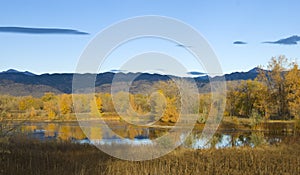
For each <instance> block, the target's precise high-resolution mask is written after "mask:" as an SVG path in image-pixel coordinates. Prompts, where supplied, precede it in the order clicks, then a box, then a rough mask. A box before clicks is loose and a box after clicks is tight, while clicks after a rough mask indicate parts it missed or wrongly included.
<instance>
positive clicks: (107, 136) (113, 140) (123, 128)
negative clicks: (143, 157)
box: [14, 121, 288, 149]
mask: <svg viewBox="0 0 300 175" xmlns="http://www.w3.org/2000/svg"><path fill="white" fill-rule="evenodd" d="M91 123H92V124H91ZM105 124H106V125H105ZM14 125H19V126H18V127H17V129H16V131H15V132H17V133H22V134H25V135H26V136H27V137H29V138H34V139H38V140H40V141H48V140H64V141H72V142H76V143H90V144H132V145H147V144H152V140H153V139H155V138H158V137H160V136H162V135H164V134H166V133H167V132H169V129H166V128H146V127H136V126H133V125H121V124H120V123H119V122H113V121H111V122H109V123H99V122H98V123H97V122H87V123H81V127H80V126H79V124H78V123H77V122H26V123H22V124H18V123H14ZM107 125H108V126H109V127H110V129H111V130H113V132H114V133H115V134H112V133H111V132H110V131H108V130H107V128H106V127H104V126H107ZM179 137H181V136H179ZM285 137H288V135H287V134H283V133H276V134H274V133H272V132H251V131H243V132H236V131H231V132H229V131H223V132H220V131H219V132H217V133H215V135H214V136H213V137H212V139H211V140H210V142H209V143H206V144H204V143H203V142H204V140H203V139H202V138H201V131H199V130H194V131H193V132H192V133H191V134H190V135H189V136H188V137H187V139H186V140H185V141H182V142H183V143H182V146H184V147H189V148H194V149H202V148H210V147H216V148H226V147H240V146H251V147H254V146H256V145H259V144H277V143H280V142H282V140H283V139H284V138H285Z"/></svg>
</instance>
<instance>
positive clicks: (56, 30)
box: [0, 27, 89, 35]
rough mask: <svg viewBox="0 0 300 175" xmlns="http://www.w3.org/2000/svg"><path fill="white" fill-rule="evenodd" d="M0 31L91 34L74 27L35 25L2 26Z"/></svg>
mask: <svg viewBox="0 0 300 175" xmlns="http://www.w3.org/2000/svg"><path fill="white" fill-rule="evenodd" d="M0 33H21V34H41V35H43V34H65V35H89V33H87V32H82V31H78V30H74V29H63V28H33V27H0Z"/></svg>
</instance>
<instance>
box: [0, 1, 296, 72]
mask: <svg viewBox="0 0 300 175" xmlns="http://www.w3.org/2000/svg"><path fill="white" fill-rule="evenodd" d="M299 7H300V1H297V0H294V1H292V0H285V1H284V0H265V1H261V0H226V1H225V0H224V1H223V0H218V1H217V0H199V1H197V0H194V1H176V0H162V1H158V0H127V1H125V0H123V1H122V0H118V1H117V0H107V1H106V0H102V1H89V0H86V1H83V0H78V1H74V0H73V1H68V0H65V1H61V0H44V1H37V0H27V1H17V0H10V1H0V61H1V65H0V71H4V70H7V69H10V68H13V69H17V70H21V71H26V70H28V71H31V72H33V73H37V74H41V73H46V72H49V73H54V72H59V73H61V72H74V71H75V68H76V64H77V61H78V59H79V57H80V55H81V53H82V52H83V50H84V48H85V47H86V46H87V45H88V43H89V41H90V40H92V38H94V37H95V36H96V34H97V33H98V32H100V31H101V30H103V29H104V28H106V27H107V26H109V25H111V24H114V23H116V22H118V21H120V20H124V19H126V18H131V17H135V16H141V15H162V16H167V17H172V18H176V19H179V20H181V21H183V22H185V23H187V24H189V25H191V26H193V27H194V28H195V29H196V30H198V31H199V33H201V34H202V36H203V37H204V38H206V40H207V41H208V42H209V43H210V45H211V46H212V48H213V50H214V51H215V53H216V55H217V56H218V58H219V61H220V63H221V65H222V68H223V71H224V72H225V73H229V72H234V71H247V70H249V69H251V68H253V67H255V66H257V65H266V64H267V62H268V61H269V60H270V58H271V57H272V56H278V55H280V54H284V55H286V56H287V57H288V58H291V59H297V58H300V46H299V44H300V42H298V44H278V43H262V42H265V41H271V42H275V41H278V40H280V39H285V38H288V37H291V36H294V35H298V36H300V25H299V24H300V14H299ZM1 27H28V28H58V29H71V30H77V31H80V32H87V33H89V35H81V34H47V33H46V34H45V33H44V34H30V33H7V32H3V31H2V32H1ZM235 41H243V42H245V43H247V44H233V43H234V42H235ZM155 42H159V41H155ZM155 42H153V43H154V45H156V44H155ZM145 43H147V44H145V45H143V44H142V42H140V43H139V42H136V43H134V42H133V43H131V44H130V43H129V44H128V46H127V47H124V48H123V50H120V52H116V53H114V54H113V55H114V57H113V56H112V57H111V58H110V59H109V63H107V67H106V69H103V70H109V69H119V68H120V67H119V66H120V64H119V63H120V62H122V61H121V60H122V59H124V57H129V56H133V55H135V53H134V52H135V51H139V49H136V48H135V46H136V47H137V48H138V46H139V47H141V45H142V46H143V47H144V48H143V49H144V50H146V49H147V48H148V47H150V48H151V49H155V46H151V43H152V42H149V41H145ZM149 43H150V44H149ZM129 46H130V47H129ZM126 49H127V51H128V52H126ZM129 49H131V50H130V51H129ZM151 49H150V50H151ZM174 49H176V47H174ZM177 49H178V48H177ZM117 53H119V55H118V54H117ZM181 56H184V54H183V55H181ZM180 59H181V61H182V62H186V63H187V65H186V66H187V69H188V70H190V71H203V68H201V67H198V66H195V64H193V63H192V61H186V60H189V59H187V58H180ZM123 61H124V60H123Z"/></svg>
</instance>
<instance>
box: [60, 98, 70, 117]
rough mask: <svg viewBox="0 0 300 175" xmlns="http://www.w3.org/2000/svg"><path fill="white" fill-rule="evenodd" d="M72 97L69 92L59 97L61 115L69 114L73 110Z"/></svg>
mask: <svg viewBox="0 0 300 175" xmlns="http://www.w3.org/2000/svg"><path fill="white" fill-rule="evenodd" d="M72 104H73V103H72V97H71V95H69V94H63V95H61V96H60V97H59V110H60V113H61V114H62V115H66V114H70V113H72V111H73V105H72Z"/></svg>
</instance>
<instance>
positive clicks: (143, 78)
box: [0, 67, 260, 96]
mask: <svg viewBox="0 0 300 175" xmlns="http://www.w3.org/2000/svg"><path fill="white" fill-rule="evenodd" d="M259 71H260V68H257V67H256V68H253V69H251V70H249V71H248V72H233V73H230V74H225V75H224V77H225V79H226V81H240V80H248V79H254V78H255V77H256V76H257V75H258V73H259ZM192 74H194V75H195V74H198V75H199V76H197V77H193V78H191V77H183V79H187V80H190V79H194V80H195V81H196V83H197V85H198V88H199V91H200V92H207V91H209V90H210V85H209V81H218V80H221V78H222V77H220V76H216V77H209V76H208V75H206V74H203V73H195V72H192ZM73 75H74V74H72V73H54V74H48V73H46V74H41V75H36V74H34V73H31V72H28V71H25V72H20V71H17V70H14V69H9V70H7V71H3V72H0V94H8V95H15V96H26V95H32V96H42V95H43V94H44V93H45V92H53V93H68V94H69V93H72V80H73ZM77 75H78V76H82V77H83V78H91V77H93V76H95V74H94V75H93V74H77ZM116 75H117V77H118V79H114V77H115V76H116ZM132 78H135V79H134V81H133V83H132V85H131V87H130V91H131V92H132V93H143V92H145V91H147V90H149V89H151V86H152V85H153V84H154V83H156V82H158V81H166V80H170V79H171V78H179V77H176V76H168V75H161V74H150V73H122V72H117V73H114V72H105V73H100V74H97V75H96V82H95V89H96V92H110V87H111V83H112V80H113V79H114V83H116V85H117V87H118V88H119V90H120V91H121V90H123V88H122V87H124V84H126V83H128V81H129V80H131V79H132ZM83 92H84V90H83Z"/></svg>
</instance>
